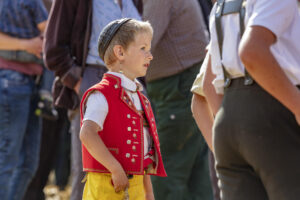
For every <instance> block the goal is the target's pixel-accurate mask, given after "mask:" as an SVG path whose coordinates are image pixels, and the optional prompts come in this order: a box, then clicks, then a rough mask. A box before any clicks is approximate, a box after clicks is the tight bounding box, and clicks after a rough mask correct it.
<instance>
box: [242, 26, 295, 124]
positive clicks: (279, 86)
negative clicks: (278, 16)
mask: <svg viewBox="0 0 300 200" xmlns="http://www.w3.org/2000/svg"><path fill="white" fill-rule="evenodd" d="M275 42H276V36H275V35H274V34H273V32H271V31H270V30H269V29H267V28H264V27H262V26H252V27H248V28H247V29H246V31H245V33H244V35H243V38H242V40H241V44H240V46H239V56H240V58H241V60H242V62H243V63H244V66H245V67H246V69H247V71H248V72H249V74H250V75H251V76H252V77H253V79H254V80H255V81H256V82H257V83H258V84H259V85H260V86H261V87H262V88H264V89H265V90H266V91H267V92H268V93H270V94H271V95H272V96H273V97H275V98H276V99H277V100H278V101H280V102H281V103H282V104H283V105H284V106H286V107H287V108H288V109H289V110H290V111H291V112H292V113H294V115H295V116H296V119H297V120H298V123H299V122H300V92H299V90H298V89H297V88H296V87H295V86H294V85H293V84H292V83H291V82H290V80H289V79H288V77H287V76H286V75H285V73H284V71H283V70H282V69H281V67H280V65H279V64H278V62H277V60H276V59H275V57H274V56H273V54H272V52H271V50H270V47H271V45H273V44H274V43H275ZM299 124H300V123H299Z"/></svg>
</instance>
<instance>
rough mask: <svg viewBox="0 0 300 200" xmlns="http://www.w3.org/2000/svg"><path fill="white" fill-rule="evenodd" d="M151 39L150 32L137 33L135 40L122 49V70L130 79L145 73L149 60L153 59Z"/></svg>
mask: <svg viewBox="0 0 300 200" xmlns="http://www.w3.org/2000/svg"><path fill="white" fill-rule="evenodd" d="M151 40H152V35H151V34H149V33H137V34H136V36H135V40H134V41H133V42H132V43H130V44H129V46H128V48H127V50H126V51H124V62H123V66H122V71H123V74H124V75H125V76H127V77H128V78H130V79H131V80H134V79H135V78H137V77H142V76H145V75H146V72H147V68H148V67H149V65H150V61H151V60H152V59H153V56H152V54H151V52H150V49H151Z"/></svg>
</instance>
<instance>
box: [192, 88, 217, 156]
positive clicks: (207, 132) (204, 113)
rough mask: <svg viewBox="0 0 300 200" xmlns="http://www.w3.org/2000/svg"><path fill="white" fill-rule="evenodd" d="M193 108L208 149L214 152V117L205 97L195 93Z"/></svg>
mask: <svg viewBox="0 0 300 200" xmlns="http://www.w3.org/2000/svg"><path fill="white" fill-rule="evenodd" d="M191 107H192V113H193V117H194V119H195V121H196V123H197V126H198V128H199V129H200V130H201V133H202V135H203V137H204V139H205V141H206V143H207V145H208V147H209V148H210V150H211V151H212V152H213V145H212V126H213V116H212V112H211V109H210V108H209V105H208V103H207V101H206V99H205V97H204V96H201V95H198V94H196V93H194V94H193V98H192V105H191Z"/></svg>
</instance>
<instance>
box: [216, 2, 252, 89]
mask: <svg viewBox="0 0 300 200" xmlns="http://www.w3.org/2000/svg"><path fill="white" fill-rule="evenodd" d="M245 5H246V0H231V1H226V0H218V1H217V8H216V13H215V25H216V31H217V39H218V43H219V53H220V58H221V62H222V57H223V40H224V36H223V30H222V23H221V18H222V16H224V15H228V14H233V13H239V17H240V34H241V38H242V35H243V33H244V30H245V24H244V19H245ZM222 70H223V75H224V79H225V83H224V87H225V88H227V87H229V85H230V83H231V76H230V74H229V73H228V72H227V70H226V69H225V67H224V65H223V63H222ZM252 83H253V79H252V78H251V77H250V75H249V73H248V72H247V70H245V83H244V84H245V85H250V84H252Z"/></svg>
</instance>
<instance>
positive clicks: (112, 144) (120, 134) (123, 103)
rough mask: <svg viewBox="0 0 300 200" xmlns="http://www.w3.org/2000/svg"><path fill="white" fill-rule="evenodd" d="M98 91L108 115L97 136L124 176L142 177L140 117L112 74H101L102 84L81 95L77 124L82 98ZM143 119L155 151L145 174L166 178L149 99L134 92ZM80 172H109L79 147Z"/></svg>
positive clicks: (118, 79) (83, 148)
mask: <svg viewBox="0 0 300 200" xmlns="http://www.w3.org/2000/svg"><path fill="white" fill-rule="evenodd" d="M95 90H98V91H100V92H101V93H102V94H103V95H104V96H105V98H106V100H107V103H108V110H109V111H108V113H107V116H106V119H105V121H104V124H103V130H102V131H100V132H98V134H99V137H101V139H102V141H103V142H104V144H105V145H106V147H107V148H108V150H109V151H110V152H111V153H112V155H113V156H114V157H115V158H116V159H117V160H118V161H119V162H120V164H121V165H122V167H123V169H124V170H125V172H126V173H127V174H140V175H142V174H144V164H143V162H144V137H143V116H142V114H140V113H139V112H138V111H137V110H136V108H135V106H134V104H133V103H132V101H131V100H130V98H129V97H128V95H127V93H126V92H125V90H124V89H123V88H122V87H121V79H120V78H119V77H116V76H114V75H112V74H105V75H104V77H103V79H102V81H101V82H100V83H98V84H96V85H94V86H93V87H91V88H90V89H88V90H87V91H86V92H85V94H84V95H83V98H82V101H81V104H80V116H81V122H82V119H83V113H84V109H85V104H86V99H87V97H88V96H89V94H91V93H92V92H93V91H95ZM137 93H138V96H139V99H140V101H141V104H142V107H143V109H144V112H145V116H146V120H147V121H148V123H149V133H150V135H151V136H152V138H153V142H154V149H155V154H154V155H155V165H153V166H152V167H150V168H148V170H147V171H146V173H147V174H151V175H157V176H166V172H165V169H164V166H163V162H162V157H161V153H160V145H159V141H158V135H157V131H156V125H155V120H154V115H153V112H152V109H151V105H150V102H149V100H148V99H147V98H146V97H145V96H144V95H143V94H141V93H140V92H139V91H137ZM82 162H83V170H84V171H87V172H100V173H110V172H109V171H108V170H107V169H106V168H105V167H104V166H103V165H101V164H100V163H99V162H98V161H97V160H95V159H94V158H93V157H92V156H91V155H90V153H89V152H88V151H87V149H86V148H85V147H84V145H82Z"/></svg>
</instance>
